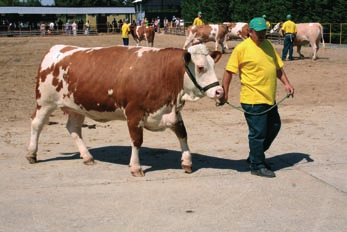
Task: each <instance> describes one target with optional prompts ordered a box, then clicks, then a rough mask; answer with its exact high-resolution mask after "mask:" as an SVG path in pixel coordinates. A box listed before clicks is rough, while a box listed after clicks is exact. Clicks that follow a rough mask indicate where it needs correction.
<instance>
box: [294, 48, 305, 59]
mask: <svg viewBox="0 0 347 232" xmlns="http://www.w3.org/2000/svg"><path fill="white" fill-rule="evenodd" d="M296 51H297V52H298V54H299V57H300V59H303V58H304V57H305V56H304V55H303V54H302V53H301V46H297V49H296Z"/></svg>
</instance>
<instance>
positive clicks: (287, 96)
mask: <svg viewBox="0 0 347 232" xmlns="http://www.w3.org/2000/svg"><path fill="white" fill-rule="evenodd" d="M290 96H292V95H291V94H290V93H288V94H287V95H286V96H284V97H283V98H282V99H281V100H280V101H279V102H276V104H275V105H273V106H271V107H270V108H269V109H267V110H265V111H263V112H260V113H251V112H248V111H245V110H244V109H242V108H241V107H238V106H235V105H233V104H231V103H229V102H226V104H228V105H229V106H231V107H233V108H234V109H237V110H239V111H241V112H243V113H245V114H250V115H254V116H257V115H261V114H265V113H267V112H269V111H270V110H272V109H273V108H274V107H276V106H278V105H279V104H281V103H282V102H283V101H284V100H286V99H287V98H289V97H290ZM292 97H293V96H292ZM222 105H224V103H220V102H216V106H222Z"/></svg>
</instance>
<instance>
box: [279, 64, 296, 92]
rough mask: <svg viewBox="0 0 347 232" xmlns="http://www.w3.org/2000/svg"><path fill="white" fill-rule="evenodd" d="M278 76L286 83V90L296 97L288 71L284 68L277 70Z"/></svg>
mask: <svg viewBox="0 0 347 232" xmlns="http://www.w3.org/2000/svg"><path fill="white" fill-rule="evenodd" d="M277 78H278V79H280V81H281V82H282V83H283V84H284V86H285V88H286V92H287V93H288V94H290V95H291V96H292V97H294V88H293V86H292V85H291V84H290V82H289V80H288V77H287V75H286V73H285V72H284V69H283V68H281V69H278V70H277Z"/></svg>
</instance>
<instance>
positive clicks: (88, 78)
mask: <svg viewBox="0 0 347 232" xmlns="http://www.w3.org/2000/svg"><path fill="white" fill-rule="evenodd" d="M184 53H185V51H184V50H182V49H175V48H167V49H155V48H147V47H142V48H136V47H123V46H114V47H108V48H80V47H73V46H64V45H56V46H54V47H52V48H51V49H50V51H49V52H48V53H47V54H46V55H45V56H44V58H43V60H42V62H41V65H40V68H39V72H38V78H37V85H36V98H37V100H38V104H52V101H55V103H54V104H57V105H59V107H61V108H66V109H70V110H73V111H77V112H79V113H82V112H84V113H85V112H86V111H88V115H89V117H91V118H93V119H95V120H98V118H96V117H98V115H100V112H115V111H116V109H119V108H123V109H124V108H126V107H135V105H136V107H137V108H139V109H143V110H145V111H146V112H148V113H151V112H155V111H156V110H158V109H159V108H160V107H162V106H163V105H167V104H170V103H172V102H175V101H176V99H177V95H178V93H179V92H180V91H181V90H182V88H183V76H184V65H183V54H184ZM153 62H154V63H156V66H155V67H161V68H160V69H158V70H153V69H152V67H153ZM168 64H170V65H168ZM131 104H133V105H134V106H132V105H131ZM93 112H95V114H94V113H93ZM96 112H97V113H96Z"/></svg>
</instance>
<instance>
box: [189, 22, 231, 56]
mask: <svg viewBox="0 0 347 232" xmlns="http://www.w3.org/2000/svg"><path fill="white" fill-rule="evenodd" d="M227 33H228V26H227V25H217V24H209V25H202V26H190V27H188V30H187V38H186V41H185V43H184V46H183V49H187V48H188V47H189V46H190V45H191V44H192V45H195V44H199V43H207V42H210V41H214V42H215V50H217V49H218V44H220V45H221V47H222V52H223V53H224V47H225V46H226V43H225V42H226V41H225V36H226V34H227Z"/></svg>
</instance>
